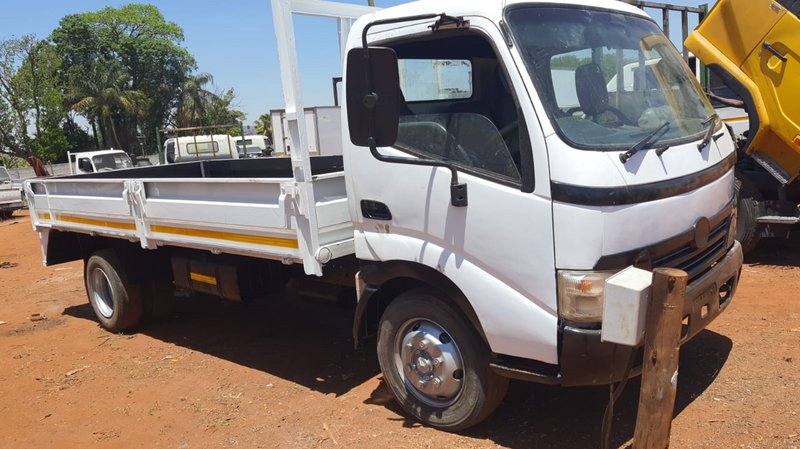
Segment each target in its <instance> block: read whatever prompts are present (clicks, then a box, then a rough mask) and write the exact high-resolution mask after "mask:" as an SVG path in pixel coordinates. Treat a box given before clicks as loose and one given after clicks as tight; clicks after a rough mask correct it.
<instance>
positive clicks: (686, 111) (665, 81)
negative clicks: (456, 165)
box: [508, 7, 713, 150]
mask: <svg viewBox="0 0 800 449" xmlns="http://www.w3.org/2000/svg"><path fill="white" fill-rule="evenodd" d="M508 22H509V25H510V28H511V32H512V34H513V35H514V38H515V40H516V42H517V43H518V44H519V46H520V50H521V53H522V55H523V57H524V59H525V64H526V66H527V69H528V71H529V72H530V75H531V78H533V80H534V82H535V83H536V85H537V88H538V90H539V95H540V96H541V99H542V102H543V103H544V104H545V107H546V108H547V113H548V115H549V117H550V120H551V121H552V122H553V124H554V126H555V128H556V130H557V131H558V132H559V134H560V135H561V136H562V137H563V138H565V139H566V140H567V141H568V142H569V143H571V144H572V145H573V146H576V147H578V148H584V149H594V150H606V149H609V150H610V149H626V148H628V147H630V145H632V144H635V143H636V142H639V141H640V140H641V139H642V138H643V137H644V136H646V135H647V134H649V133H650V132H652V131H653V130H654V129H656V128H658V127H659V126H661V125H662V124H663V123H664V122H670V123H671V124H672V125H673V126H670V127H669V128H668V129H666V130H665V132H664V133H662V134H659V135H658V138H657V139H653V141H651V145H652V144H653V143H655V141H656V140H658V141H661V142H663V141H672V142H671V143H673V144H675V143H678V142H677V141H679V140H686V139H689V138H691V140H695V139H699V138H701V136H700V134H702V133H703V132H704V131H705V129H704V126H703V121H704V120H705V119H706V118H707V117H708V116H709V115H710V114H712V113H713V109H712V108H711V105H710V104H709V102H708V100H707V99H706V98H705V96H704V95H702V93H701V88H700V84H699V83H698V82H697V79H696V78H694V76H693V74H692V73H691V72H690V71H689V68H688V67H687V66H686V64H684V62H683V60H682V58H681V56H680V54H679V53H678V52H677V50H675V47H674V46H673V45H672V44H671V43H670V42H669V40H668V39H667V38H666V37H664V35H663V34H662V33H661V30H660V29H659V28H658V26H657V25H656V24H655V23H654V22H652V21H650V20H648V19H646V18H641V17H636V16H633V15H627V14H623V13H614V12H607V11H602V10H595V9H590V10H585V9H572V8H549V7H521V8H515V9H512V10H510V11H509V12H508Z"/></svg>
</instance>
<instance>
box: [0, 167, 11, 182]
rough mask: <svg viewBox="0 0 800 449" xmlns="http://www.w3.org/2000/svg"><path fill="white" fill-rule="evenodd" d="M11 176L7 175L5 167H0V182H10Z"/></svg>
mask: <svg viewBox="0 0 800 449" xmlns="http://www.w3.org/2000/svg"><path fill="white" fill-rule="evenodd" d="M10 181H11V176H9V175H8V172H7V171H6V168H5V167H0V183H4V182H10Z"/></svg>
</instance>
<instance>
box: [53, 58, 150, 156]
mask: <svg viewBox="0 0 800 449" xmlns="http://www.w3.org/2000/svg"><path fill="white" fill-rule="evenodd" d="M75 73H77V74H79V76H78V77H76V78H75V79H73V80H72V88H71V90H70V91H69V93H68V99H69V100H70V101H72V102H74V103H72V105H71V108H72V109H73V110H75V111H76V112H78V113H80V114H82V115H84V116H85V117H86V119H87V120H88V121H89V122H90V123H91V124H92V127H93V128H94V127H98V128H99V129H100V135H101V136H102V139H103V145H104V146H115V147H117V148H123V149H130V147H131V143H132V141H131V139H130V134H129V133H128V131H129V130H130V129H131V127H133V129H134V130H135V129H136V126H135V124H136V121H137V119H138V118H140V117H142V116H143V115H144V114H145V113H147V110H148V99H147V96H146V95H145V94H144V93H143V92H141V91H138V90H133V89H130V77H129V75H128V74H127V73H126V72H125V71H124V70H123V68H122V66H121V65H120V64H119V63H118V62H116V61H105V62H96V63H93V64H92V66H91V68H90V70H88V71H87V72H84V71H83V70H79V71H76V72H75ZM109 144H110V145H109Z"/></svg>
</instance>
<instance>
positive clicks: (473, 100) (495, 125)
mask: <svg viewBox="0 0 800 449" xmlns="http://www.w3.org/2000/svg"><path fill="white" fill-rule="evenodd" d="M391 47H392V48H394V49H395V51H396V52H397V55H398V68H399V71H400V74H399V75H400V91H401V92H400V93H401V96H400V100H401V101H400V125H399V130H398V139H397V144H396V146H397V147H398V148H400V149H402V150H407V151H408V152H410V153H412V154H417V155H419V156H420V157H427V158H432V159H437V160H443V161H447V162H450V163H453V164H454V165H456V166H457V167H458V168H459V169H460V170H464V171H466V172H469V173H473V174H476V175H478V176H482V177H487V178H490V179H494V180H497V181H500V182H503V183H506V184H512V185H521V183H522V175H521V160H520V159H521V158H520V139H519V134H520V125H519V117H518V107H517V104H516V101H515V99H514V97H513V93H512V90H511V89H510V87H509V83H508V80H507V77H506V75H505V71H504V69H503V67H502V66H501V64H500V61H499V60H498V58H497V56H496V54H495V51H494V48H493V47H492V46H491V44H490V43H489V41H488V40H486V39H485V38H484V37H483V36H482V35H480V34H477V33H471V34H465V33H457V34H451V35H450V36H448V35H446V34H444V35H438V36H435V38H434V39H432V40H425V41H413V42H409V43H402V44H397V45H391Z"/></svg>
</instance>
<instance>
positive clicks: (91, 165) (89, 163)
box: [67, 148, 133, 175]
mask: <svg viewBox="0 0 800 449" xmlns="http://www.w3.org/2000/svg"><path fill="white" fill-rule="evenodd" d="M67 161H68V162H69V172H70V173H72V174H73V175H80V174H85V173H95V172H105V171H112V170H122V169H125V168H132V167H133V161H131V158H130V156H128V153H126V152H124V151H122V150H115V149H113V148H111V149H109V150H99V151H83V152H80V153H71V152H67Z"/></svg>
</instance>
